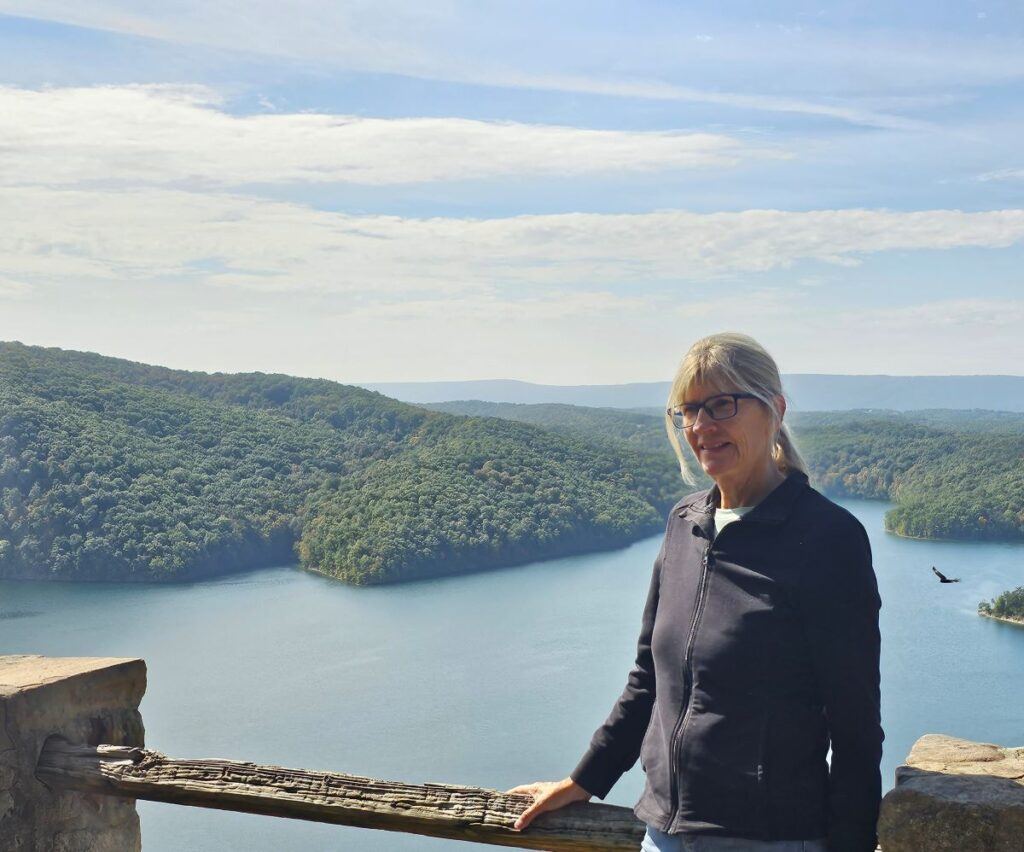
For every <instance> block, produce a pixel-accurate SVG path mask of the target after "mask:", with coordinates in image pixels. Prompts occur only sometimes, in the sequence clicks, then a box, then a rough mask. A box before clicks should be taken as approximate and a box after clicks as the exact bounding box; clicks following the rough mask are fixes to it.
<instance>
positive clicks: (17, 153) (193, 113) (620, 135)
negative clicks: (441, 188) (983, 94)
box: [0, 86, 781, 186]
mask: <svg viewBox="0 0 1024 852" xmlns="http://www.w3.org/2000/svg"><path fill="white" fill-rule="evenodd" d="M0 114H7V115H10V116H14V117H15V120H14V121H11V122H8V123H6V124H5V125H4V126H3V127H2V128H0V144H2V145H3V147H4V157H3V159H2V161H0V183H2V184H7V185H20V184H32V183H44V184H47V185H51V186H53V185H74V184H80V183H85V182H106V183H111V182H114V183H119V182H131V183H135V184H138V183H142V184H161V183H178V184H181V183H202V184H206V185H219V186H231V185H238V184H243V183H291V182H304V183H330V182H342V183H356V184H375V185H382V184H398V183H418V182H425V181H445V180H448V181H450V180H465V179H476V178H489V177H504V176H509V175H529V174H534V175H559V176H574V175H581V174H587V173H594V172H638V171H651V170H660V169H692V168H711V167H716V168H720V167H727V166H732V165H735V164H736V163H738V162H740V161H741V160H742V159H744V158H750V157H755V156H765V155H772V156H781V154H780V153H777V152H771V151H767V150H761V151H757V150H754V149H753V148H750V147H748V146H745V145H744V144H742V143H740V142H739V141H737V140H736V139H733V138H730V137H728V136H724V135H720V134H712V133H686V132H682V131H651V132H630V131H618V130H590V129H581V128H575V127H563V126H553V125H540V124H522V123H516V122H496V121H490V122H488V121H474V120H468V119H462V118H400V119H380V118H363V117H358V116H351V115H326V114H310V113H293V114H280V113H275V114H266V115H248V116H237V115H231V114H229V113H227V112H225V111H224V110H223V108H222V104H221V102H220V96H219V95H218V93H217V92H215V91H214V90H212V89H209V88H206V87H201V86H187V87H181V86H179V87H172V86H120V87H106V86H99V87H91V88H61V89H43V90H41V91H35V90H30V89H20V88H11V87H0Z"/></svg>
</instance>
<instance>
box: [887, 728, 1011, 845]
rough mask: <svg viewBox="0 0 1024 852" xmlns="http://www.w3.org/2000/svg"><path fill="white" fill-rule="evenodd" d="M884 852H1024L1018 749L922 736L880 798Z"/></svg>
mask: <svg viewBox="0 0 1024 852" xmlns="http://www.w3.org/2000/svg"><path fill="white" fill-rule="evenodd" d="M878 837H879V842H880V844H881V847H882V849H883V850H885V852H1024V747H1020V748H1001V747H1000V746H997V745H992V744H991V743H976V742H971V741H970V740H962V739H957V738H956V737H948V736H944V735H942V734H926V735H925V736H923V737H921V738H920V739H919V740H918V741H917V742H916V743H915V744H914V747H913V748H912V749H911V750H910V754H909V756H908V757H907V761H906V763H905V764H904V765H903V766H900V767H898V768H897V769H896V786H895V787H894V788H893V789H892V790H890V791H889V792H888V793H887V794H886V795H885V798H884V799H883V800H882V809H881V814H880V816H879V820H878Z"/></svg>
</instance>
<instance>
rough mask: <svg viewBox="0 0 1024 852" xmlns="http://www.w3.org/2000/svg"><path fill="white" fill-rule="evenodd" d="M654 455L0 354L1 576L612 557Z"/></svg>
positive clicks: (658, 477) (373, 577)
mask: <svg viewBox="0 0 1024 852" xmlns="http://www.w3.org/2000/svg"><path fill="white" fill-rule="evenodd" d="M679 490H680V489H679V483H678V481H677V479H676V478H675V477H673V476H672V474H671V470H669V469H668V468H666V466H665V465H664V464H663V463H661V462H660V460H659V459H657V458H655V457H653V456H651V455H650V454H644V453H642V452H639V451H635V450H631V449H629V448H627V447H619V448H618V449H614V448H597V447H594V446H593V445H591V444H589V443H588V442H586V441H583V440H580V439H579V438H576V437H573V436H566V435H557V434H553V433H550V432H545V431H543V430H541V429H538V428H535V427H530V426H525V425H522V424H517V423H509V422H503V421H500V420H493V419H486V420H482V419H467V418H462V417H456V416H452V415H445V414H439V413H435V412H430V411H426V410H424V409H422V408H418V407H416V406H411V405H405V404H403V403H399V402H397V401H395V400H392V399H389V398H387V397H383V396H381V395H380V394H377V393H373V392H370V391H366V390H363V389H361V388H353V387H348V386H344V385H339V384H337V383H334V382H327V381H320V380H309V379H293V378H290V377H287V376H267V375H264V374H259V373H257V374H243V375H231V376H225V375H221V374H214V375H207V374H203V373H189V372H185V371H175V370H166V369H163V368H157V367H148V366H146V365H140V364H133V363H131V362H127V361H121V360H119V359H111V358H103V357H101V356H96V355H91V354H87V353H75V352H67V351H62V350H55V349H41V348H37V347H27V346H22V345H21V344H0V576H4V577H49V578H56V579H143V580H162V579H183V578H187V577H198V576H205V575H209V574H214V573H223V572H226V571H231V570H237V569H239V568H242V567H254V566H258V565H265V564H270V563H273V562H280V561H287V560H289V559H291V558H293V556H292V554H293V546H294V545H296V544H299V550H300V552H301V554H302V557H303V561H304V563H305V564H306V565H307V566H308V567H311V568H315V569H316V570H320V571H323V572H325V573H328V574H333V575H337V576H341V577H344V578H345V579H347V580H349V581H351V582H357V583H362V582H382V581H387V580H394V579H405V578H407V577H411V576H423V575H429V574H434V573H450V572H451V571H453V570H470V569H478V568H485V567H490V566H491V565H494V564H509V563H510V562H515V561H524V560H529V559H540V558H545V557H548V556H553V555H557V554H562V553H568V552H579V551H582V550H591V549H594V548H595V547H603V546H609V545H611V544H625V543H627V542H629V541H632V540H635V539H636V538H637V537H639V536H641V535H643V534H646V533H650V532H655V531H657V530H658V529H660V527H661V525H662V523H663V520H662V519H663V517H664V512H665V510H666V509H667V508H668V506H670V505H671V504H672V503H673V502H674V501H675V500H676V499H677V498H678V496H679Z"/></svg>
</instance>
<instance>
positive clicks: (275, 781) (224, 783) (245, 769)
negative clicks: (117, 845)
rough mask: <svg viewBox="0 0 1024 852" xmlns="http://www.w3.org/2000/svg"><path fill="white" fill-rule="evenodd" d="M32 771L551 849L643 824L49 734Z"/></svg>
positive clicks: (228, 806) (598, 842) (629, 845)
mask: <svg viewBox="0 0 1024 852" xmlns="http://www.w3.org/2000/svg"><path fill="white" fill-rule="evenodd" d="M36 777H37V778H38V779H39V780H40V781H42V782H43V783H44V784H46V785H47V786H49V787H51V788H54V789H60V790H65V791H69V790H77V791H79V792H82V793H99V794H104V795H108V796H121V797H124V798H128V799H148V800H150V801H155V802H173V803H175V804H179V805H194V806H197V807H201V808H220V809H222V810H231V811H244V812H246V813H254V814H264V815H267V816H277V817H291V818H293V819H305V820H314V821H316V822H328V823H335V824H338V825H351V826H359V827H361V828H377V829H384V830H387V831H402V832H407V833H412V834H423V835H427V836H431V837H446V838H450V839H453V840H472V841H475V842H477V843H490V844H493V845H496V846H516V847H519V848H521V849H546V850H552V852H563V850H564V852H582V850H595V852H603V851H604V850H607V851H608V852H636V850H637V849H639V848H640V841H641V839H642V838H643V834H644V828H643V825H642V824H641V823H640V822H639V821H638V820H637V818H636V817H635V816H633V813H632V811H630V810H629V809H628V808H620V807H615V806H612V805H604V804H591V803H582V802H577V803H574V804H572V805H569V806H567V807H565V808H561V809H559V810H557V811H552V812H550V813H544V814H541V815H540V816H538V817H537V818H536V819H535V820H534V821H533V822H532V823H531V824H530V825H529V826H528V827H527V829H526V830H525V831H516V830H515V829H513V827H512V825H513V823H514V822H515V820H516V817H517V816H518V815H519V814H520V813H522V812H523V810H524V809H525V808H526V807H527V806H528V805H529V804H530V802H531V801H532V799H531V798H530V797H529V796H522V795H518V794H513V795H506V794H504V793H501V792H499V791H497V790H487V789H482V788H479V787H464V786H456V785H452V784H403V783H401V782H395V781H380V780H377V779H375V778H365V777H362V776H360V775H345V774H342V773H339V772H314V771H310V770H308V769H284V768H282V767H280V766H261V765H259V764H255V763H243V762H241V761H235V760H208V759H207V760H181V759H176V758H171V757H167V756H166V755H163V754H161V753H160V752H158V751H150V750H149V749H145V748H138V747H133V746H114V745H99V746H83V745H76V744H73V743H69V742H68V741H67V740H65V739H64V738H63V737H59V736H52V737H50V738H49V739H48V740H47V741H46V743H45V744H44V746H43V750H42V753H41V754H40V756H39V762H38V764H37V767H36Z"/></svg>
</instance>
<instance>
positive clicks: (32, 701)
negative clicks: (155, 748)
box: [0, 655, 146, 852]
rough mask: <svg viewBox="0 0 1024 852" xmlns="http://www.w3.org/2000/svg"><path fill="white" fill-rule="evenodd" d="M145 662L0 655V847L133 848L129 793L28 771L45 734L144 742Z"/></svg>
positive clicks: (16, 851)
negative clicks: (70, 788) (60, 783)
mask: <svg viewBox="0 0 1024 852" xmlns="http://www.w3.org/2000/svg"><path fill="white" fill-rule="evenodd" d="M145 691H146V664H145V663H144V662H143V661H142V660H139V659H132V658H127V657H42V656H36V655H16V656H0V852H85V850H89V852H133V850H140V849H141V848H142V841H141V837H140V833H139V817H138V814H137V813H136V810H135V802H134V800H132V799H117V798H112V797H108V796H93V795H83V794H81V793H57V792H53V791H51V790H50V789H49V788H47V787H46V786H45V785H44V784H43V783H42V782H40V781H38V780H37V779H36V777H35V766H36V759H37V758H38V756H39V752H40V751H41V750H42V747H43V743H44V742H45V741H46V738H47V737H48V736H50V735H51V734H60V735H62V736H64V737H66V738H67V739H69V740H71V741H72V742H78V743H85V744H88V745H99V744H100V743H109V744H111V745H133V746H144V745H145V729H144V728H143V725H142V716H140V715H139V702H140V701H141V700H142V696H143V693H145Z"/></svg>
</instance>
